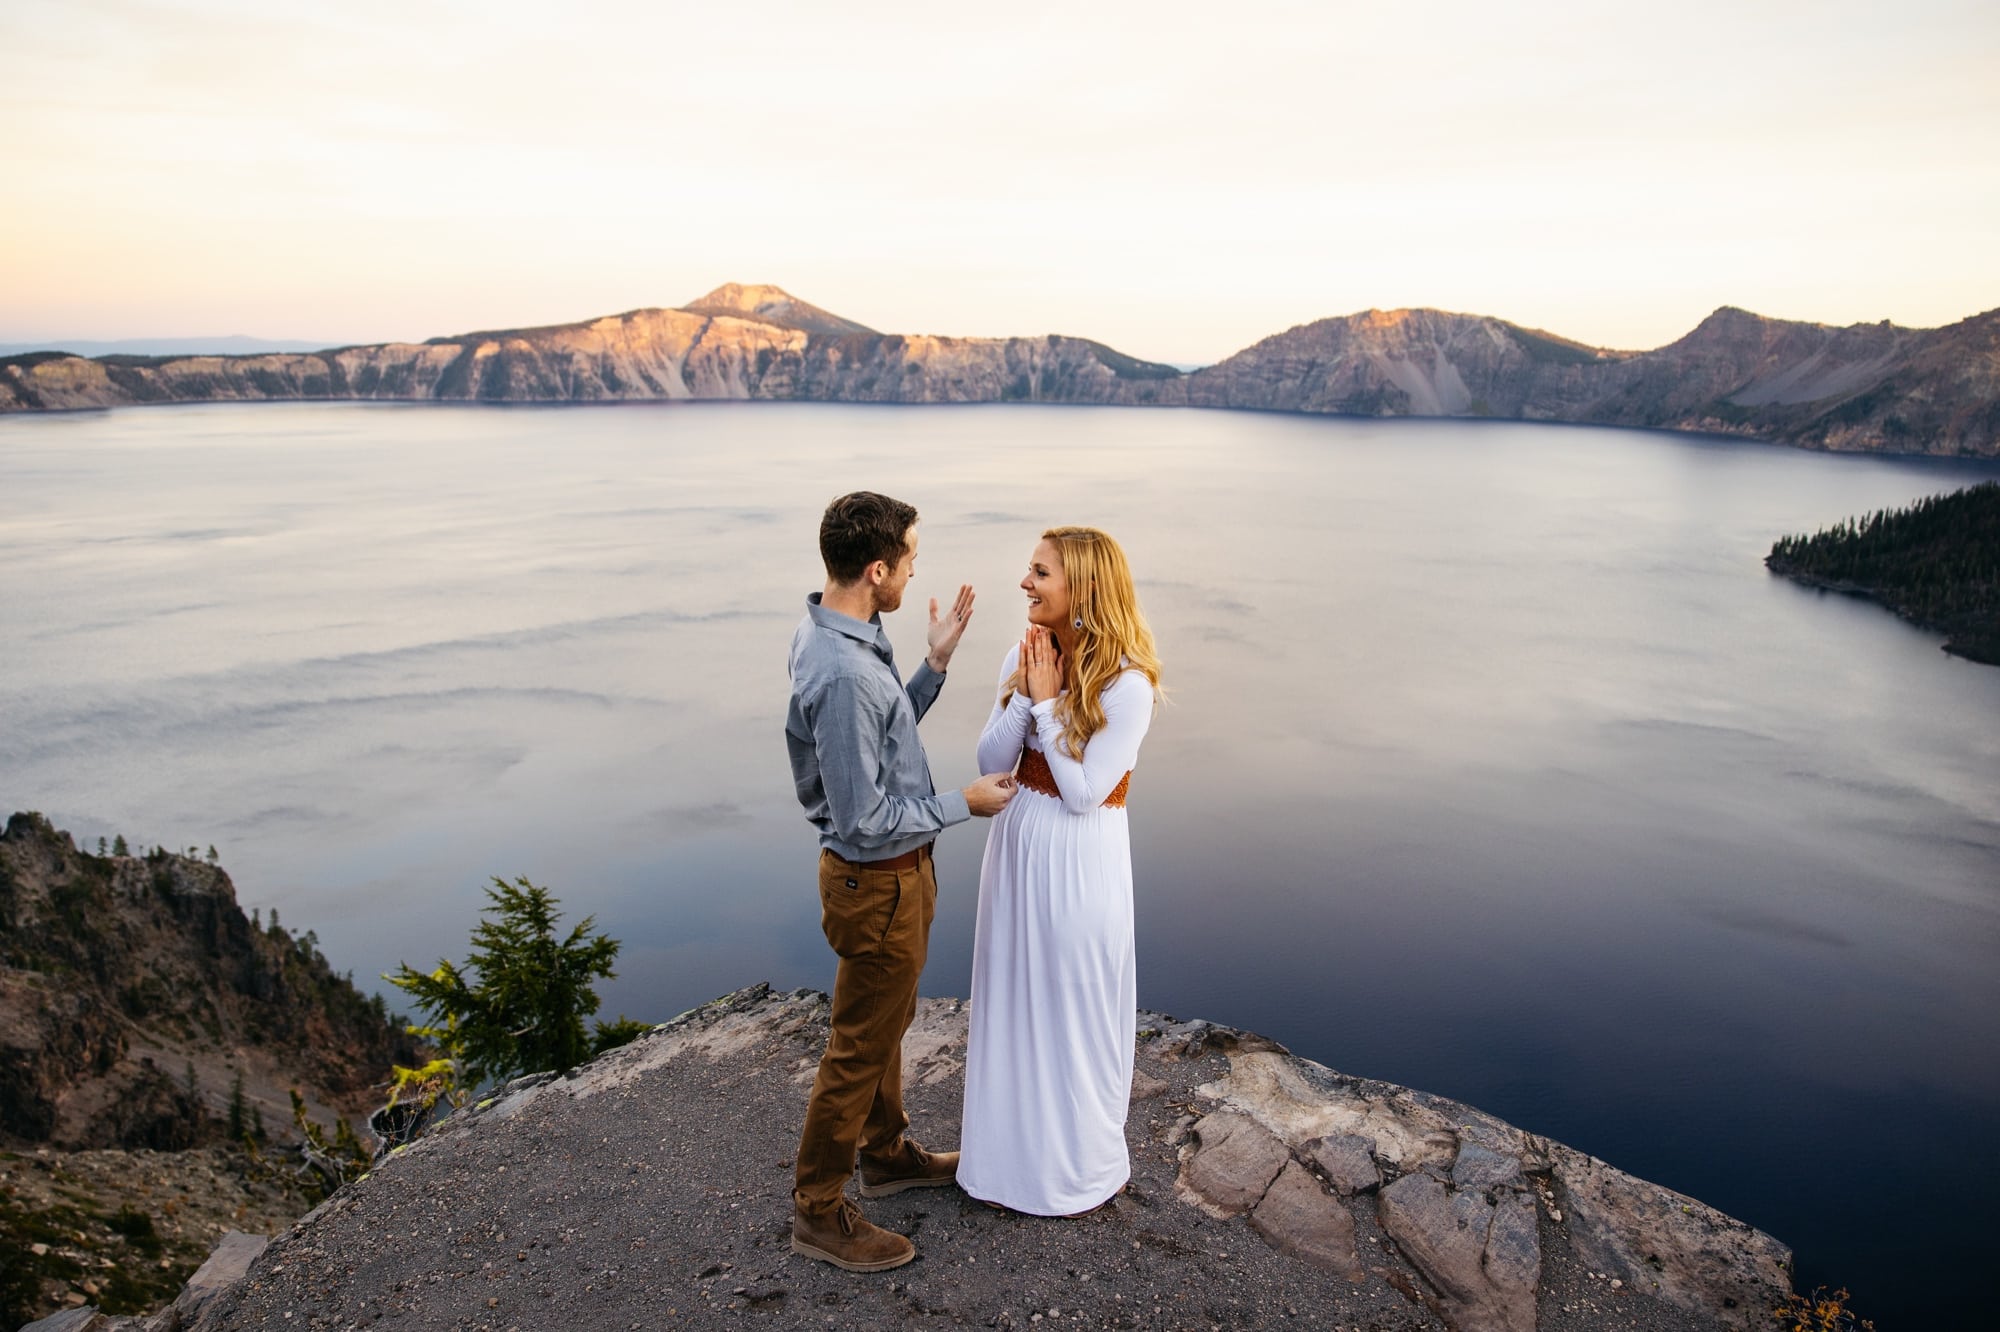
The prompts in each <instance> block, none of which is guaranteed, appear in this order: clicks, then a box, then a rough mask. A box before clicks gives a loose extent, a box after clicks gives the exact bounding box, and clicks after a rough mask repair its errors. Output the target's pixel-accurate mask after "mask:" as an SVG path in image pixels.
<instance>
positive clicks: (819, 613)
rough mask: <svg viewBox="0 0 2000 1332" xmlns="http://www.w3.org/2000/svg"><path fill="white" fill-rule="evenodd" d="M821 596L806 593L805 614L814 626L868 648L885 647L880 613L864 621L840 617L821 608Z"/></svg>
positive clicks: (850, 616) (840, 615) (836, 612)
mask: <svg viewBox="0 0 2000 1332" xmlns="http://www.w3.org/2000/svg"><path fill="white" fill-rule="evenodd" d="M821 595H822V594H820V593H818V592H808V593H806V614H807V615H809V616H811V617H812V622H813V623H814V624H816V625H818V626H819V627H820V628H822V629H831V630H833V631H834V632H835V633H839V634H846V635H847V636H848V637H849V638H852V639H854V640H855V641H856V642H860V643H866V644H867V645H868V646H869V647H882V646H885V645H886V640H885V638H884V635H883V633H882V615H881V612H879V611H878V612H876V613H875V614H874V615H871V616H869V617H868V618H867V619H865V620H857V619H855V618H854V617H853V616H852V615H842V614H841V613H840V612H839V611H837V610H828V609H827V608H826V607H825V606H822V605H821V604H820V597H821Z"/></svg>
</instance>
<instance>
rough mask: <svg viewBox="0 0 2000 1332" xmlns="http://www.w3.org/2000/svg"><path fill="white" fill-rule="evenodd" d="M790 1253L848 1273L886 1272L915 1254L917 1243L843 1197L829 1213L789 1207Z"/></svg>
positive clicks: (899, 1265) (907, 1260)
mask: <svg viewBox="0 0 2000 1332" xmlns="http://www.w3.org/2000/svg"><path fill="white" fill-rule="evenodd" d="M792 1252H793V1253H802V1254H804V1255H805V1256H806V1257H808V1258H817V1259H819V1260H820V1261H821V1262H826V1263H832V1264H833V1265H834V1266H835V1267H844V1268H846V1269H847V1270H848V1271H850V1272H886V1271H888V1270H889V1269H890V1268H892V1267H901V1266H902V1265H903V1264H904V1263H907V1262H909V1261H910V1259H912V1258H914V1257H916V1256H917V1246H916V1245H914V1244H912V1243H910V1242H909V1241H908V1240H907V1239H904V1238H903V1237H902V1236H901V1235H898V1234H896V1233H895V1232H894V1231H889V1230H884V1229H882V1227H880V1226H878V1225H876V1224H874V1223H873V1222H872V1221H870V1220H869V1219H868V1218H867V1217H865V1216H863V1215H861V1209H860V1208H858V1207H856V1206H855V1205H854V1204H853V1203H851V1202H849V1201H847V1199H845V1198H842V1199H841V1200H840V1206H838V1207H836V1208H835V1209H834V1210H833V1211H831V1212H824V1213H819V1214H812V1213H807V1212H802V1211H800V1210H798V1209H797V1208H793V1209H792Z"/></svg>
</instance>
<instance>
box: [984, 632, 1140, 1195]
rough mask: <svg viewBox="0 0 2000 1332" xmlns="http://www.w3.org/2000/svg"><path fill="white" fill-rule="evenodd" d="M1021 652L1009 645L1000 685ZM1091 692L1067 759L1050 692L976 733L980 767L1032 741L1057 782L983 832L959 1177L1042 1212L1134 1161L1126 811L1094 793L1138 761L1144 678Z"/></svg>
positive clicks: (999, 708)
mask: <svg viewBox="0 0 2000 1332" xmlns="http://www.w3.org/2000/svg"><path fill="white" fill-rule="evenodd" d="M1019 656H1020V648H1019V647H1018V646H1016V647H1015V648H1013V649H1012V650H1011V651H1010V652H1009V653H1008V655H1007V660H1006V662H1005V663H1004V664H1003V665H1002V667H1001V670H1000V683H1001V690H1000V692H1004V690H1005V688H1006V683H1007V681H1008V680H1009V679H1011V678H1012V677H1013V674H1014V668H1015V665H1016V662H1017V660H1018V658H1019ZM997 697H998V694H997V693H996V698H997ZM1103 704H1104V717H1105V720H1104V726H1103V728H1102V729H1101V730H1099V731H1098V732H1097V733H1096V734H1095V735H1093V736H1091V738H1090V743H1089V744H1088V745H1086V746H1085V748H1084V753H1083V758H1082V760H1081V761H1078V760H1077V759H1074V758H1071V757H1070V756H1069V755H1068V754H1067V753H1065V752H1064V751H1063V748H1062V744H1061V736H1062V726H1061V724H1060V723H1059V722H1057V721H1056V719H1055V716H1054V710H1055V701H1054V700H1050V701H1049V702H1046V703H1043V704H1040V705H1039V706H1034V707H1031V706H1030V705H1029V702H1028V700H1027V698H1026V697H1025V696H1024V695H1021V694H1016V695H1015V696H1014V697H1013V698H1012V699H1011V700H1009V701H1007V702H1004V703H1002V702H996V703H995V704H994V708H993V715H992V716H991V718H989V719H988V721H987V723H986V730H985V732H984V733H983V734H982V735H981V736H980V738H979V770H980V771H981V772H982V773H991V772H1011V771H1013V770H1014V767H1015V764H1016V762H1017V760H1018V759H1019V758H1020V756H1021V750H1022V748H1023V747H1024V746H1025V747H1027V748H1031V749H1036V750H1040V751H1041V752H1042V755H1043V757H1044V758H1045V759H1046V760H1047V762H1048V765H1049V770H1050V772H1051V774H1052V775H1053V776H1054V778H1055V783H1056V786H1057V788H1058V789H1059V790H1060V791H1061V792H1062V795H1061V797H1060V798H1057V797H1054V796H1048V795H1044V794H1042V793H1040V792H1038V791H1032V790H1029V789H1027V788H1026V787H1023V788H1021V789H1020V790H1019V791H1018V792H1016V794H1015V796H1014V798H1013V800H1012V801H1010V802H1009V803H1008V805H1007V808H1006V809H1004V810H1002V811H1001V812H1000V814H999V815H998V816H997V817H995V818H994V820H993V824H992V827H991V829H990V830H989V831H988V833H987V834H986V855H985V858H984V859H983V860H982V861H981V862H980V867H979V913H978V923H977V926H976V932H975V934H974V939H973V949H972V1015H971V1029H970V1037H969V1043H968V1046H967V1049H966V1057H965V1114H964V1121H963V1123H962V1125H961V1129H960V1137H959V1148H960V1157H959V1163H958V1183H959V1186H960V1187H961V1188H963V1189H964V1190H965V1191H966V1192H967V1193H969V1194H971V1195H972V1196H973V1197H975V1198H982V1199H985V1200H986V1201H988V1202H996V1203H999V1204H1001V1205H1002V1206H1004V1207H1010V1208H1013V1209H1014V1210H1015V1211H1019V1212H1033V1213H1037V1214H1040V1215H1043V1216H1066V1215H1069V1214H1071V1213H1074V1212H1081V1211H1086V1210H1088V1209H1090V1208H1092V1207H1095V1206H1097V1205H1098V1204H1099V1203H1101V1202H1103V1201H1105V1200H1106V1199H1107V1198H1110V1197H1111V1196H1112V1195H1113V1194H1115V1193H1117V1192H1118V1190H1119V1189H1121V1188H1123V1187H1124V1185H1125V1181H1126V1180H1127V1179H1129V1178H1130V1177H1131V1174H1132V1166H1131V1160H1130V1158H1129V1156H1128V1155H1127V1153H1126V1149H1125V1115H1126V1109H1127V1105H1128V1103H1129V1101H1130V1098H1131V1091H1132V1049H1133V1039H1134V1031H1133V1028H1134V1024H1135V1021H1136V1016H1137V1008H1138V980H1137V973H1136V969H1135V965H1134V958H1133V940H1132V840H1131V834H1130V831H1129V827H1128V824H1127V822H1126V814H1125V810H1124V809H1123V808H1122V807H1118V808H1107V807H1105V805H1104V798H1105V797H1106V796H1107V795H1109V794H1110V793H1111V792H1112V790H1113V789H1114V788H1116V787H1117V785H1118V783H1119V782H1120V781H1121V780H1122V779H1123V778H1124V776H1125V774H1126V773H1127V772H1129V771H1130V770H1131V769H1132V767H1133V766H1134V765H1135V764H1136V763H1137V762H1138V758H1139V743H1140V741H1141V740H1143V739H1144V738H1145V735H1146V728H1147V726H1148V725H1149V724H1150V723H1151V721H1152V716H1153V687H1152V685H1151V684H1150V683H1149V682H1148V681H1147V679H1146V677H1145V675H1144V674H1143V673H1142V672H1140V671H1136V670H1128V671H1126V672H1125V673H1123V674H1122V675H1120V676H1119V677H1118V678H1117V679H1116V680H1114V681H1113V682H1112V683H1111V684H1110V685H1108V686H1106V688H1105V690H1104V694H1103Z"/></svg>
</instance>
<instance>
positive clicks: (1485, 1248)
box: [1377, 1174, 1542, 1332]
mask: <svg viewBox="0 0 2000 1332" xmlns="http://www.w3.org/2000/svg"><path fill="white" fill-rule="evenodd" d="M1377 1212H1378V1215H1379V1216H1380V1217H1381V1221H1382V1229H1383V1230H1385V1231H1387V1232H1388V1233H1389V1236H1390V1237H1391V1238H1392V1239H1394V1240H1395V1241H1396V1243H1397V1244H1398V1245H1400V1246H1401V1247H1402V1250H1403V1252H1404V1254H1405V1255H1406V1256H1408V1258H1409V1260H1410V1261H1411V1263H1413V1264H1414V1265H1415V1266H1416V1268H1417V1270H1419V1271H1420V1272H1422V1273H1423V1275H1424V1277H1425V1279H1426V1280H1428V1281H1429V1282H1430V1283H1431V1285H1432V1286H1434V1287H1436V1289H1437V1291H1438V1293H1439V1296H1440V1297H1441V1303H1442V1305H1443V1309H1442V1312H1443V1313H1444V1315H1445V1317H1446V1318H1448V1319H1449V1320H1450V1321H1451V1323H1452V1324H1453V1326H1455V1327H1456V1328H1458V1330H1459V1332H1534V1329H1535V1288H1536V1286H1537V1285H1539V1284H1540V1282H1541V1274H1542V1256H1541V1241H1540V1239H1539V1237H1538V1235H1537V1233H1536V1229H1535V1205H1534V1203H1533V1201H1532V1200H1530V1199H1528V1198H1527V1197H1525V1196H1524V1195H1521V1194H1516V1193H1509V1194H1503V1195H1502V1198H1501V1202H1500V1204H1499V1206H1497V1207H1496V1206H1494V1205H1493V1204H1491V1203H1488V1202H1487V1201H1486V1199H1485V1198H1484V1197H1483V1196H1481V1195H1480V1194H1477V1193H1472V1192H1458V1193H1448V1192H1446V1191H1445V1187H1444V1185H1442V1184H1440V1183H1439V1182H1438V1181H1437V1180H1435V1179H1433V1178H1432V1177H1431V1176H1429V1175H1426V1174H1414V1175H1405V1176H1403V1177H1402V1178H1401V1179H1399V1180H1397V1181H1396V1182H1395V1183H1394V1184H1391V1185H1389V1186H1388V1187H1387V1188H1385V1189H1383V1190H1382V1193H1381V1197H1380V1200H1379V1201H1378V1203H1377Z"/></svg>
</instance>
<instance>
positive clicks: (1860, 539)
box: [1764, 481, 2000, 666]
mask: <svg viewBox="0 0 2000 1332" xmlns="http://www.w3.org/2000/svg"><path fill="white" fill-rule="evenodd" d="M1764 563H1765V565H1766V567H1768V568H1769V569H1770V570H1771V571H1772V572H1773V573H1779V574H1783V575H1785V576H1786V577H1787V578H1791V579H1795V580H1796V581H1798V582H1801V583H1804V584H1806V585H1807V586H1809V587H1820V588H1826V589H1828V590H1830V591H1835V592H1851V593H1856V594H1859V595H1862V596H1868V597H1873V598H1874V599H1875V600H1877V601H1879V602H1881V603H1882V604H1883V605H1884V606H1887V607H1888V608H1889V609H1890V610H1893V611H1895V612H1896V613H1897V614H1898V615H1900V616H1902V617H1903V618H1904V619H1906V620H1909V621H1910V622H1911V623H1912V624H1915V625H1918V626H1920V627H1922V628H1925V629H1930V630H1934V631H1936V632H1938V633H1941V634H1944V635H1945V637H1946V642H1945V645H1944V650H1945V651H1947V652H1951V653H1955V654H1957V655H1958V656H1961V657H1966V658H1969V659H1970V660H1972V661H1978V662H1984V663H1986V664H1987V665H1991V666H2000V482H1995V481H1986V482H1982V483H1981V484H1979V485H1976V486H1972V487H1970V488H1969V489H1966V490H1961V491H1958V492H1956V493H1955V494H1950V495H1933V496H1930V497H1929V498H1927V499H1921V500H1918V501H1917V502H1916V503H1915V504H1912V505H1910V506H1909V507H1908V508H1905V509H1879V510H1877V511H1876V512H1874V513H1871V514H1869V515H1867V516H1866V517H1863V518H1849V519H1847V520H1846V521H1845V522H1841V523H1836V524H1834V525H1833V526H1832V527H1829V528H1827V529H1825V530H1824V531H1820V532H1816V533H1814V534H1813V535H1812V536H1788V537H1784V538H1782V539H1780V540H1779V541H1778V542H1777V543H1776V544H1774V545H1773V546H1772V547H1771V553H1770V554H1769V555H1768V556H1766V557H1765V559H1764Z"/></svg>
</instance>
